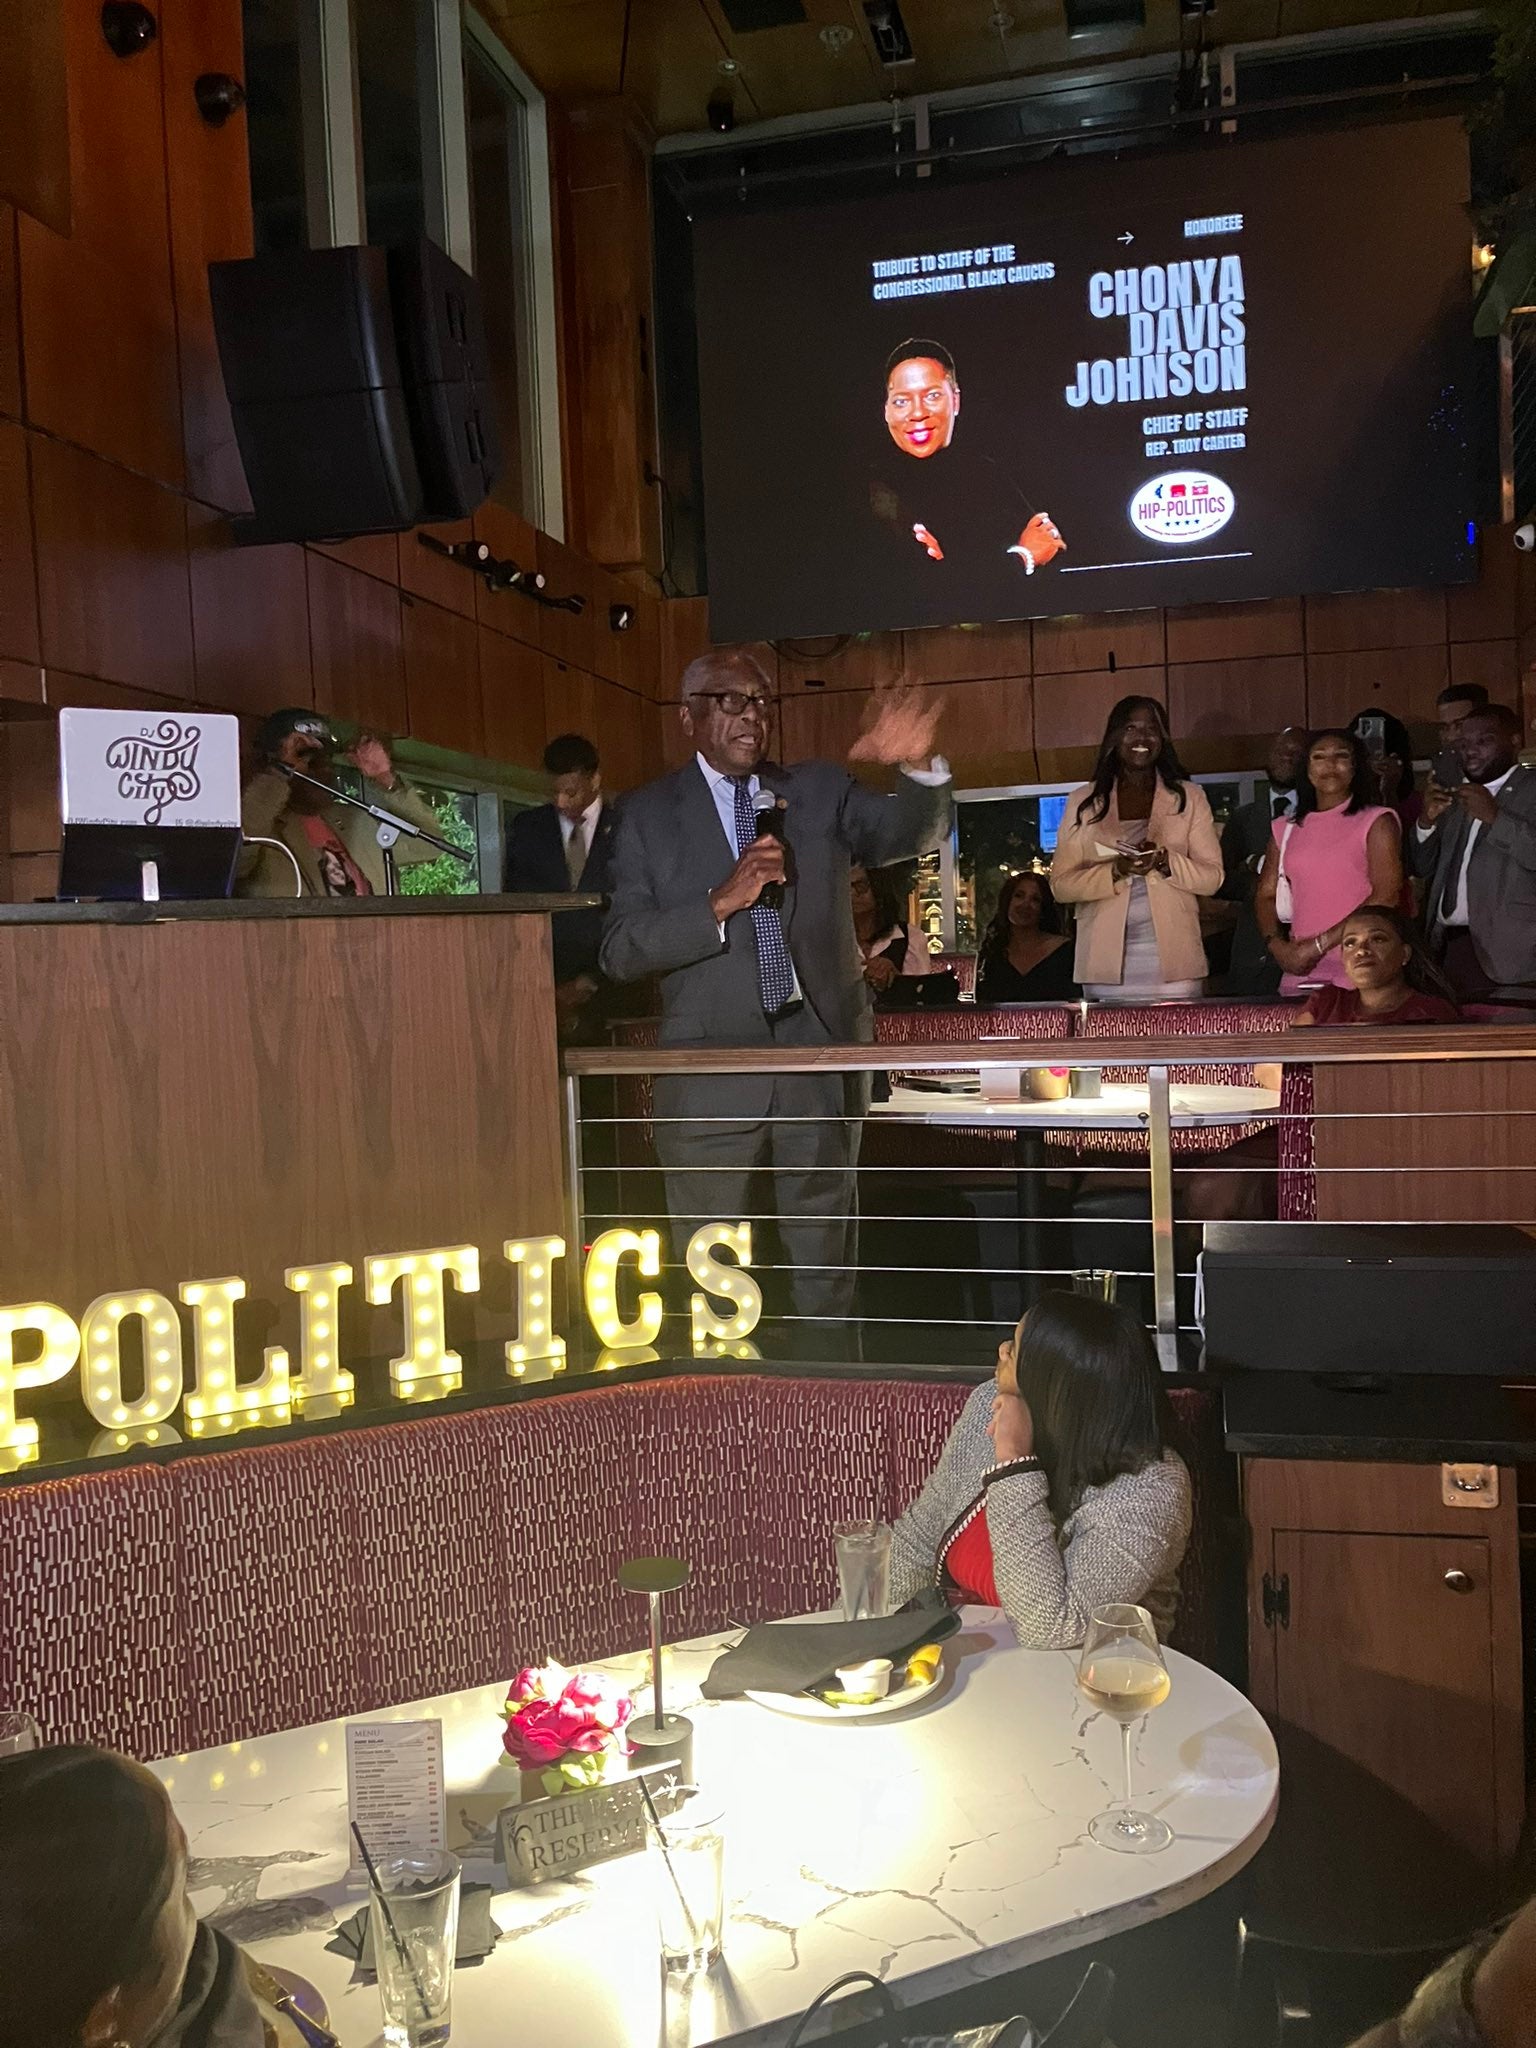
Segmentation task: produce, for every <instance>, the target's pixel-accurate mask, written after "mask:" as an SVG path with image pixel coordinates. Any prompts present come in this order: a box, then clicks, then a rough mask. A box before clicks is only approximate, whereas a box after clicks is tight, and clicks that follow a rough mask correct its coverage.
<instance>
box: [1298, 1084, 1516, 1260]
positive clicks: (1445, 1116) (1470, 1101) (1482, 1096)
mask: <svg viewBox="0 0 1536 2048" xmlns="http://www.w3.org/2000/svg"><path fill="white" fill-rule="evenodd" d="M1312 1074H1313V1089H1314V1093H1315V1099H1316V1110H1317V1115H1316V1124H1315V1132H1316V1139H1315V1142H1316V1159H1317V1214H1318V1220H1319V1221H1320V1222H1328V1223H1344V1222H1377V1221H1383V1220H1385V1221H1387V1222H1404V1223H1412V1222H1425V1223H1430V1222H1436V1221H1439V1220H1441V1219H1443V1218H1444V1217H1445V1216H1446V1215H1448V1214H1451V1215H1454V1216H1455V1217H1456V1218H1457V1220H1458V1221H1460V1222H1463V1223H1519V1222H1522V1221H1524V1220H1525V1219H1527V1218H1529V1217H1532V1216H1536V1162H1533V1154H1532V1150H1531V1142H1530V1136H1529V1131H1530V1126H1531V1121H1532V1117H1533V1115H1536V1070H1533V1068H1532V1066H1531V1063H1530V1062H1528V1061H1526V1060H1493V1059H1490V1060H1465V1061H1464V1060H1455V1061H1447V1062H1443V1063H1439V1064H1430V1063H1428V1062H1425V1063H1422V1064H1419V1063H1407V1062H1405V1063H1402V1064H1393V1065H1391V1066H1381V1067H1375V1066H1348V1067H1328V1066H1321V1067H1314V1068H1313V1070H1312ZM1360 1168H1375V1169H1380V1168H1392V1169H1395V1170H1394V1171H1389V1172H1382V1171H1370V1172H1362V1171H1359V1170H1358V1169H1360ZM1329 1169H1343V1170H1342V1171H1339V1170H1335V1171H1330V1170H1329ZM1349 1169H1356V1170H1355V1171H1350V1170H1349ZM1452 1183H1454V1199H1452V1198H1451V1197H1450V1195H1449V1192H1448V1191H1449V1189H1450V1187H1451V1184H1452ZM1448 1204H1449V1206H1448Z"/></svg>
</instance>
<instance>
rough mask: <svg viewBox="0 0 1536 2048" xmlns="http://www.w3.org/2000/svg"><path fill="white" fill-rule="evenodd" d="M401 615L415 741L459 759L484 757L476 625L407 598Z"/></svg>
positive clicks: (408, 707) (408, 704) (410, 724)
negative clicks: (457, 755)
mask: <svg viewBox="0 0 1536 2048" xmlns="http://www.w3.org/2000/svg"><path fill="white" fill-rule="evenodd" d="M400 613H401V620H402V624H403V627H404V646H405V702H406V711H407V715H408V726H407V730H408V731H409V732H410V735H411V737H412V739H417V740H425V741H426V742H427V743H428V744H429V745H430V746H435V747H452V748H453V749H454V750H455V752H457V753H461V754H479V753H481V752H482V751H483V750H484V744H485V721H484V719H483V718H482V716H481V712H480V635H479V632H478V630H477V628H476V626H475V623H474V621H473V619H466V618H462V617H461V616H460V615H459V614H458V613H457V612H445V611H444V610H443V608H442V606H441V605H436V604H425V603H423V602H422V600H421V599H420V598H417V597H409V596H407V597H404V598H402V599H401V601H400Z"/></svg>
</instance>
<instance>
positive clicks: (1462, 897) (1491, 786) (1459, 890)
mask: <svg viewBox="0 0 1536 2048" xmlns="http://www.w3.org/2000/svg"><path fill="white" fill-rule="evenodd" d="M1519 765H1520V764H1519V762H1518V761H1517V762H1516V763H1515V766H1514V767H1512V768H1506V769H1505V770H1504V773H1503V774H1502V775H1501V776H1499V777H1498V779H1497V780H1496V781H1493V782H1485V783H1484V784H1483V787H1484V789H1486V790H1487V792H1488V794H1489V795H1490V796H1492V797H1496V796H1497V795H1498V793H1499V791H1500V790H1501V789H1502V788H1503V787H1504V785H1505V783H1506V782H1508V780H1509V778H1510V777H1511V775H1513V774H1514V772H1515V768H1517V767H1519ZM1415 829H1416V830H1417V832H1418V835H1419V837H1420V839H1427V838H1428V837H1429V835H1430V833H1431V832H1433V831H1434V829H1435V828H1434V826H1433V825H1419V826H1417V827H1416V828H1415ZM1482 829H1483V821H1482V819H1481V818H1474V819H1473V820H1472V823H1471V825H1470V827H1469V828H1468V831H1467V843H1466V845H1465V846H1464V847H1463V848H1462V852H1461V866H1460V867H1459V868H1458V869H1457V871H1456V886H1455V888H1454V889H1453V890H1452V891H1451V894H1450V898H1449V900H1448V901H1447V902H1444V903H1443V904H1442V905H1441V909H1440V922H1441V924H1459V925H1463V926H1464V925H1465V924H1466V922H1467V868H1468V865H1469V864H1470V862H1471V859H1472V849H1473V847H1474V846H1476V844H1477V840H1478V834H1479V833H1480V832H1481V831H1482Z"/></svg>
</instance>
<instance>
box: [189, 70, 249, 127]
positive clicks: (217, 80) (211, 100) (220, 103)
mask: <svg viewBox="0 0 1536 2048" xmlns="http://www.w3.org/2000/svg"><path fill="white" fill-rule="evenodd" d="M192 97H193V98H194V99H195V100H196V101H197V111H198V112H199V113H200V114H201V115H202V117H203V119H204V120H205V121H206V122H207V123H208V126H209V127H210V128H222V127H223V126H224V123H225V122H226V121H227V120H228V119H229V117H230V115H231V114H238V113H239V111H240V109H241V108H242V107H243V106H244V105H245V87H244V86H243V85H242V84H241V83H240V81H239V79H238V78H231V77H230V75H229V73H228V72H227V71H205V72H204V73H203V74H202V76H201V77H200V78H198V79H196V80H195V81H194V82H193V86H192Z"/></svg>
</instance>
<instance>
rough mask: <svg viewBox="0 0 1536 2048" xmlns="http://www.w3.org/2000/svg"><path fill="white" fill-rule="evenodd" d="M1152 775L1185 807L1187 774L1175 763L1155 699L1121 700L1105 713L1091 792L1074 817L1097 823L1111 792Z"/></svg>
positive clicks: (1170, 739) (1164, 720)
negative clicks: (1095, 819)
mask: <svg viewBox="0 0 1536 2048" xmlns="http://www.w3.org/2000/svg"><path fill="white" fill-rule="evenodd" d="M1154 774H1155V775H1156V777H1157V779H1158V781H1159V782H1161V783H1162V785H1163V787H1164V788H1165V789H1171V790H1172V791H1173V792H1174V794H1175V796H1176V797H1177V799H1178V806H1179V809H1180V810H1181V811H1182V810H1183V808H1184V785H1185V783H1186V782H1187V781H1188V780H1189V775H1188V771H1187V770H1186V769H1185V766H1184V764H1183V762H1182V761H1181V760H1180V759H1179V756H1178V752H1177V750H1176V749H1175V747H1174V744H1173V735H1172V734H1171V733H1170V732H1169V730H1168V714H1167V712H1166V711H1165V710H1164V709H1163V707H1162V705H1161V704H1160V703H1159V702H1158V700H1157V699H1156V697H1122V698H1121V699H1120V701H1119V703H1118V704H1117V705H1116V706H1115V708H1114V709H1113V711H1111V712H1110V714H1109V717H1108V719H1107V720H1106V722H1105V726H1104V737H1103V739H1102V740H1101V741H1100V742H1099V758H1098V760H1097V761H1096V762H1095V764H1094V770H1093V788H1092V789H1091V790H1090V791H1089V793H1088V795H1087V796H1086V797H1084V799H1083V801H1082V803H1081V804H1080V805H1079V806H1078V815H1079V817H1083V816H1086V817H1088V818H1102V817H1103V816H1104V814H1105V812H1106V811H1107V810H1108V808H1109V799H1110V793H1111V791H1113V790H1114V789H1115V788H1116V787H1117V786H1118V785H1119V784H1121V783H1123V782H1125V781H1127V780H1130V781H1133V782H1135V781H1140V782H1142V783H1143V785H1145V780H1146V778H1147V777H1148V776H1150V775H1154Z"/></svg>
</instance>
